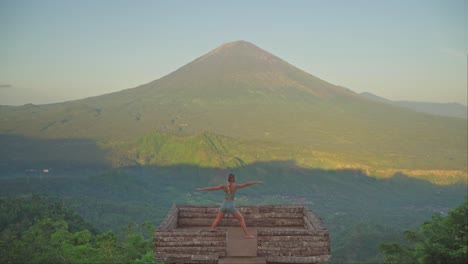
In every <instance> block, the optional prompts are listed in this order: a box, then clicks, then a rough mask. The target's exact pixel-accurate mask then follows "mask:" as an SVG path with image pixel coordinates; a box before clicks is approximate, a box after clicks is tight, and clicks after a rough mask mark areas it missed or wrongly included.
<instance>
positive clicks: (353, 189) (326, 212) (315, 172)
mask: <svg viewBox="0 0 468 264" xmlns="http://www.w3.org/2000/svg"><path fill="white" fill-rule="evenodd" d="M16 140H21V138H16ZM46 142H47V141H46ZM60 142H61V141H52V143H53V144H56V145H55V146H53V147H50V150H54V149H55V148H59V146H60V144H59V143H60ZM71 142H76V141H71ZM78 142H79V141H78ZM86 142H87V141H83V144H86ZM33 143H34V142H33V141H32V142H31V141H30V142H28V144H30V145H25V147H26V146H34V144H33ZM65 143H70V142H69V141H63V142H62V144H65ZM88 143H89V142H88ZM3 144H5V143H2V146H5V145H3ZM15 144H17V145H21V144H20V143H15ZM89 144H90V145H91V146H93V145H92V144H91V143H89ZM40 146H41V144H39V145H38V147H40ZM85 150H86V151H91V150H92V148H89V149H88V148H85ZM84 153H86V152H84ZM101 154H102V153H101ZM2 155H4V156H2V157H5V155H6V151H3V153H2ZM83 155H84V154H83ZM64 157H65V156H64ZM70 168H73V167H72V166H71V167H70ZM82 169H83V168H80V170H81V171H82ZM230 172H232V173H234V174H236V175H237V181H238V183H242V182H247V181H253V180H262V181H264V184H261V185H260V184H258V185H253V186H250V187H247V188H244V189H241V190H239V191H238V192H237V194H236V197H237V198H236V199H237V200H236V203H237V205H238V206H242V205H259V204H304V205H305V206H307V207H308V208H310V209H312V210H313V211H314V212H315V213H316V214H317V215H318V216H320V217H321V218H322V219H323V221H324V223H325V226H326V227H327V228H328V229H329V231H330V236H331V243H332V255H334V259H335V260H341V262H344V263H346V262H348V260H350V259H351V260H353V261H358V262H363V261H364V260H367V259H370V258H373V257H375V256H377V254H378V249H377V247H378V245H379V243H381V242H384V241H387V240H390V239H393V238H394V237H398V236H399V234H400V233H401V232H402V231H403V230H406V229H409V228H414V227H415V226H416V225H418V224H419V223H422V222H424V221H427V220H428V219H430V217H431V216H432V215H433V214H434V213H442V214H445V213H447V212H448V210H450V209H451V208H453V207H455V206H457V205H459V204H460V203H461V202H462V201H463V197H464V195H466V185H464V184H456V185H447V186H441V185H435V184H432V183H430V182H428V181H425V180H420V179H415V178H411V177H408V176H405V175H402V174H397V175H395V176H394V177H391V178H387V179H376V178H373V177H369V176H367V175H366V174H365V173H364V172H362V171H360V170H322V169H309V168H302V167H300V166H297V165H296V164H295V162H293V161H287V160H286V161H271V162H256V163H253V164H249V165H246V166H243V167H237V168H232V169H225V168H206V167H200V166H196V165H188V164H179V165H172V166H138V167H126V168H120V169H108V170H106V171H105V172H102V171H99V170H89V171H87V172H86V173H83V172H82V173H79V177H67V176H63V177H44V178H43V179H40V178H37V177H24V176H22V177H15V178H8V179H6V178H4V179H2V180H1V184H0V193H1V194H2V195H1V196H2V197H27V196H32V195H46V196H50V197H53V198H56V199H59V200H60V201H61V202H63V203H64V204H66V205H67V206H68V207H69V208H72V209H73V210H76V211H77V212H79V214H80V215H82V216H83V217H84V218H85V219H86V220H88V221H90V222H91V223H92V224H93V225H95V226H96V227H97V228H98V229H99V230H101V231H105V230H114V231H118V230H119V228H120V227H122V226H126V225H128V223H130V222H136V223H143V222H145V221H151V222H153V223H154V224H155V225H156V226H157V225H159V224H160V223H161V221H162V219H163V218H164V216H165V215H166V213H167V211H168V210H169V208H170V207H171V206H172V205H173V204H199V205H219V204H220V203H221V201H222V199H223V196H224V194H223V193H222V191H197V190H196V188H199V187H205V186H215V185H219V184H224V183H225V182H226V178H227V177H226V176H227V175H228V174H229V173H230ZM356 252H358V253H359V254H358V255H356ZM338 262H340V261H338Z"/></svg>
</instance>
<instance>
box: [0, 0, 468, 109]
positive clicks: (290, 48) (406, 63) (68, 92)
mask: <svg viewBox="0 0 468 264" xmlns="http://www.w3.org/2000/svg"><path fill="white" fill-rule="evenodd" d="M467 3H468V1H466V0H460V1H452V0H437V1H431V0H421V1H403V0H402V1H393V0H392V1H383V0H382V1H371V0H368V1H347V0H343V1H325V0H323V1H311V0H305V1H286V0H284V1H279V0H277V1H275V0H270V1H267V0H265V1H251V0H247V1H240V0H236V1H203V0H201V1H191V0H186V1H174V0H170V1H169V0H168V1H157V0H154V1H141V0H139V1H130V0H129V1H115V0H113V1H94V0H93V1H83V0H80V1H68V0H57V1H49V0H40V1H36V0H30V1H22V0H11V1H6V0H0V39H1V41H0V104H8V105H17V104H24V103H29V102H31V103H36V104H40V103H50V102H59V101H64V100H73V99H79V98H84V97H89V96H94V95H100V94H104V93H109V92H114V91H119V90H122V89H126V88H131V87H135V86H138V85H140V84H144V83H147V82H150V81H152V80H155V79H159V78H161V77H163V76H164V75H167V74H169V73H171V72H172V71H174V70H176V69H177V68H179V67H181V66H183V65H184V64H186V63H189V62H190V61H192V60H194V59H195V58H197V57H199V56H201V55H203V54H205V53H207V52H208V51H210V50H212V49H214V48H216V47H218V46H219V45H221V44H223V43H226V42H230V41H235V40H246V41H249V42H252V43H254V44H255V45H257V46H259V47H260V48H263V49H265V50H266V51H268V52H271V53H273V54H274V55H276V56H278V57H280V58H282V59H284V60H286V61H287V62H289V63H291V64H293V65H295V66H296V67H298V68H301V69H303V70H305V71H306V72H309V73H311V74H313V75H315V76H317V77H319V78H321V79H324V80H326V81H328V82H331V83H333V84H337V85H342V86H345V87H348V88H350V89H352V90H354V91H356V92H364V91H368V92H372V93H375V94H377V95H379V96H383V97H386V98H388V99H393V100H403V99H406V100H414V101H432V102H459V103H463V104H465V105H466V104H467V53H468V16H467V15H466V14H467V12H468V11H467V10H468V4H467Z"/></svg>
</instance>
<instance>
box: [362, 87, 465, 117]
mask: <svg viewBox="0 0 468 264" xmlns="http://www.w3.org/2000/svg"><path fill="white" fill-rule="evenodd" d="M361 95H362V96H364V97H366V98H368V99H371V100H374V101H377V102H381V103H386V104H393V105H398V106H401V107H406V108H408V109H412V110H414V111H417V112H421V113H427V114H432V115H439V116H448V117H458V118H464V119H468V109H467V107H466V106H464V105H461V104H459V103H432V102H414V101H392V100H388V99H386V98H383V97H380V96H377V95H375V94H371V93H368V92H364V93H361Z"/></svg>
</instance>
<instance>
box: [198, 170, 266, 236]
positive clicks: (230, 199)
mask: <svg viewBox="0 0 468 264" xmlns="http://www.w3.org/2000/svg"><path fill="white" fill-rule="evenodd" d="M235 182H236V176H235V175H234V174H232V173H231V174H229V176H228V181H227V184H226V185H224V184H221V185H218V186H213V187H205V188H198V189H197V190H199V191H215V190H221V189H223V190H224V192H225V193H226V195H225V197H224V201H223V204H222V205H221V207H220V208H219V212H218V215H217V216H216V219H215V220H214V221H213V224H211V228H215V227H216V226H217V225H218V223H219V221H221V219H223V217H224V214H226V213H229V214H232V216H234V218H236V219H237V220H239V222H240V226H241V228H242V230H243V231H244V234H245V238H248V239H252V238H255V237H254V236H252V235H250V234H249V232H248V231H247V227H246V226H245V220H244V217H243V216H242V214H241V213H240V212H239V211H237V209H236V207H235V204H234V198H235V195H236V191H237V189H241V188H244V187H247V186H250V185H254V184H257V183H262V182H261V181H253V182H246V183H243V184H234V183H235Z"/></svg>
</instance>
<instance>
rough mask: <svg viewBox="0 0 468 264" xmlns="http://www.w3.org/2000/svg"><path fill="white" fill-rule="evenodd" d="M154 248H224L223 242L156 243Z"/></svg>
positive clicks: (224, 243) (224, 242)
mask: <svg viewBox="0 0 468 264" xmlns="http://www.w3.org/2000/svg"><path fill="white" fill-rule="evenodd" d="M155 244H156V247H225V246H226V241H225V240H211V241H197V240H191V241H156V243H155Z"/></svg>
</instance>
